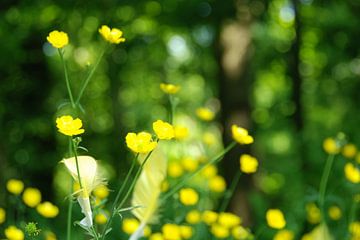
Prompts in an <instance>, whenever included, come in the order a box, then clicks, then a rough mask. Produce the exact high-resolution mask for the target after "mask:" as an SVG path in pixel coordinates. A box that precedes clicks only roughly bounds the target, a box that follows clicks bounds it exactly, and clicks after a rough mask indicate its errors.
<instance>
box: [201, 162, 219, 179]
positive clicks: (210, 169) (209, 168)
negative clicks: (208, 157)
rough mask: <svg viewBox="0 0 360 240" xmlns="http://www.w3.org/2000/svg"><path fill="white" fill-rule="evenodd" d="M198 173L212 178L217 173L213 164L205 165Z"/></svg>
mask: <svg viewBox="0 0 360 240" xmlns="http://www.w3.org/2000/svg"><path fill="white" fill-rule="evenodd" d="M200 174H201V175H202V176H204V177H206V178H212V177H215V176H216V174H217V168H216V166H215V165H209V166H207V167H205V168H204V169H203V170H202V171H201V172H200Z"/></svg>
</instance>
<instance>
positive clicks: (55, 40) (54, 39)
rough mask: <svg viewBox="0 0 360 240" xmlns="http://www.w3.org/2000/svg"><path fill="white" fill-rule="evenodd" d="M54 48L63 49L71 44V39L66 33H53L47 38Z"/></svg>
mask: <svg viewBox="0 0 360 240" xmlns="http://www.w3.org/2000/svg"><path fill="white" fill-rule="evenodd" d="M46 39H47V40H48V42H49V43H50V44H51V45H52V46H53V47H54V48H63V47H65V46H66V45H68V43H69V37H68V35H67V34H66V33H65V32H61V31H57V30H55V31H52V32H50V33H49V36H47V38H46Z"/></svg>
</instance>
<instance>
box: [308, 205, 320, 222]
mask: <svg viewBox="0 0 360 240" xmlns="http://www.w3.org/2000/svg"><path fill="white" fill-rule="evenodd" d="M306 213H307V220H308V222H309V223H311V224H317V223H319V222H320V221H321V212H320V209H319V208H318V207H317V206H316V204H315V203H308V204H306Z"/></svg>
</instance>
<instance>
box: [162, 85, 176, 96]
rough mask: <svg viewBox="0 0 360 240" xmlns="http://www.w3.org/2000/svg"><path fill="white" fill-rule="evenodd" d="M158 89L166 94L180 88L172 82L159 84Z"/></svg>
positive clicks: (173, 92)
mask: <svg viewBox="0 0 360 240" xmlns="http://www.w3.org/2000/svg"><path fill="white" fill-rule="evenodd" d="M160 89H161V90H162V91H163V92H164V93H167V94H175V93H177V92H178V91H179V90H180V86H178V85H174V84H165V83H161V84H160Z"/></svg>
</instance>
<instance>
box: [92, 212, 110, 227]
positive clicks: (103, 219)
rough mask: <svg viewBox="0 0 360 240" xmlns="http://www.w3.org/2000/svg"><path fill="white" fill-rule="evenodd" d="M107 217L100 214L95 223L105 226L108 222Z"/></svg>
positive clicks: (102, 213) (96, 216) (97, 215)
mask: <svg viewBox="0 0 360 240" xmlns="http://www.w3.org/2000/svg"><path fill="white" fill-rule="evenodd" d="M107 219H108V217H107V215H106V214H105V213H104V212H100V213H98V214H96V215H95V222H96V223H97V224H100V225H104V224H105V223H106V222H107Z"/></svg>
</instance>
